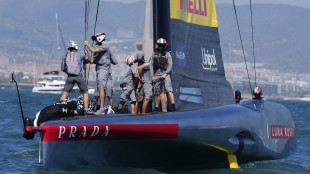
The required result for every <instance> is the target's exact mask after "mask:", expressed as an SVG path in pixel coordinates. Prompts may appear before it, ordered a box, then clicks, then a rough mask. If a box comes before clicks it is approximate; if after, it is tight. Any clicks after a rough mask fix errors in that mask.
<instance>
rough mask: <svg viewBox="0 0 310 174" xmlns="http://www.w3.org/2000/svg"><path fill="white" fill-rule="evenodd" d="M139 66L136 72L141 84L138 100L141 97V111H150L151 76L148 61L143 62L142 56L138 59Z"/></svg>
mask: <svg viewBox="0 0 310 174" xmlns="http://www.w3.org/2000/svg"><path fill="white" fill-rule="evenodd" d="M140 64H141V65H139V67H138V68H137V71H138V74H139V79H140V83H141V84H142V85H141V89H139V91H138V94H137V95H138V97H137V98H138V102H139V99H140V98H141V99H142V100H143V99H144V101H143V105H142V113H148V112H150V111H151V107H152V105H151V104H152V95H153V92H152V78H151V73H150V63H149V62H145V60H144V57H142V58H141V60H140ZM139 95H142V97H139Z"/></svg>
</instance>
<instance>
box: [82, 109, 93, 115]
mask: <svg viewBox="0 0 310 174" xmlns="http://www.w3.org/2000/svg"><path fill="white" fill-rule="evenodd" d="M84 114H85V115H94V112H93V111H92V110H90V109H89V108H84Z"/></svg>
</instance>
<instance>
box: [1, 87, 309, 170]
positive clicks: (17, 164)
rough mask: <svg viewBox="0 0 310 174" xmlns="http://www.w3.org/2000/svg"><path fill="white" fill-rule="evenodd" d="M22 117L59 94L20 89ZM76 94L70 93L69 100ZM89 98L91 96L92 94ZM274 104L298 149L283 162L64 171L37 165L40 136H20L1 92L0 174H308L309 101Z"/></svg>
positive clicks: (13, 101) (11, 96)
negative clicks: (289, 120) (286, 115)
mask: <svg viewBox="0 0 310 174" xmlns="http://www.w3.org/2000/svg"><path fill="white" fill-rule="evenodd" d="M20 96H21V100H22V107H23V111H24V116H25V117H31V118H32V117H34V116H35V114H36V113H37V112H38V111H40V110H41V109H42V108H44V107H46V106H48V105H51V104H53V103H55V102H57V101H58V100H59V99H60V96H61V94H46V93H32V92H31V90H30V89H20ZM77 96H79V94H70V96H69V97H70V98H74V97H77ZM119 96H120V93H119V92H116V94H115V95H114V105H116V104H117V103H118V101H119ZM90 97H93V96H92V95H91V96H90ZM275 102H278V103H281V104H283V105H284V106H286V107H287V108H288V109H289V110H290V112H291V114H292V116H293V119H294V121H295V127H296V133H297V150H296V152H295V153H294V154H293V155H291V156H289V157H288V158H285V159H280V160H271V161H259V162H251V163H245V164H241V165H240V167H241V169H237V170H236V169H228V168H220V169H204V170H193V171H173V170H169V171H159V170H156V169H151V168H147V169H144V168H121V167H102V168H87V167H83V168H81V169H78V170H74V171H71V170H70V169H68V170H67V171H63V170H55V169H44V167H43V165H42V164H38V162H39V159H38V156H39V151H38V148H39V136H38V134H37V135H36V136H35V138H34V140H26V139H24V138H23V137H22V135H23V131H22V129H23V127H22V119H21V110H20V107H19V102H18V97H17V91H16V89H15V88H9V89H0V106H1V109H0V128H1V129H0V173H1V174H2V173H107V174H110V173H150V174H152V173H197V174H198V173H199V174H203V173H310V148H309V146H310V102H309V101H284V100H277V101H275Z"/></svg>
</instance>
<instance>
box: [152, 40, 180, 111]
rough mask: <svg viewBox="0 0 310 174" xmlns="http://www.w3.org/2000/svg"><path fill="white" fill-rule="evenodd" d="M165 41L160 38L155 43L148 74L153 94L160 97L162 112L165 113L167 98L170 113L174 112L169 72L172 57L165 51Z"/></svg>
mask: <svg viewBox="0 0 310 174" xmlns="http://www.w3.org/2000/svg"><path fill="white" fill-rule="evenodd" d="M166 46H167V41H166V40H165V39H164V38H160V39H158V40H157V43H156V47H155V48H156V51H155V52H154V54H153V56H152V57H151V59H150V72H151V77H152V81H153V82H154V83H155V86H154V90H155V91H154V93H155V97H156V95H157V96H158V95H160V101H161V105H162V111H163V112H167V96H166V93H168V95H169V99H170V102H171V111H175V104H174V95H173V93H172V92H173V90H172V84H171V78H170V72H171V69H172V57H171V54H170V53H169V52H168V51H166Z"/></svg>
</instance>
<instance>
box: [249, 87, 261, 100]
mask: <svg viewBox="0 0 310 174" xmlns="http://www.w3.org/2000/svg"><path fill="white" fill-rule="evenodd" d="M262 95H263V90H262V88H260V87H258V86H257V87H255V88H254V89H253V97H252V99H256V100H261V99H262V98H263V97H262Z"/></svg>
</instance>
